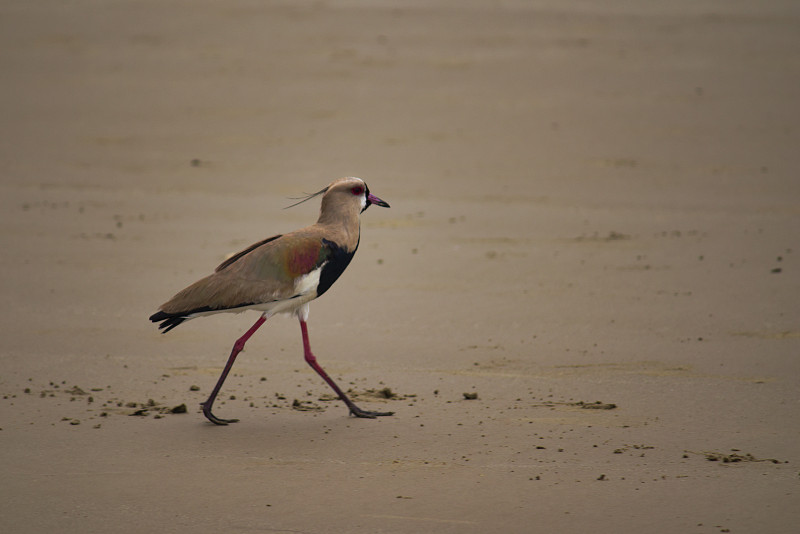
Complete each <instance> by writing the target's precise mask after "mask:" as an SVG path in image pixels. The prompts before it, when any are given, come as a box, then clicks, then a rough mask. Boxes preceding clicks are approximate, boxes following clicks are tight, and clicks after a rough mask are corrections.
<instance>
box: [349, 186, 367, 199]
mask: <svg viewBox="0 0 800 534" xmlns="http://www.w3.org/2000/svg"><path fill="white" fill-rule="evenodd" d="M350 192H351V193H353V194H354V195H355V196H357V197H358V196H361V195H363V194H364V188H363V187H361V186H360V185H357V186H355V187H354V188H352V189H351V190H350Z"/></svg>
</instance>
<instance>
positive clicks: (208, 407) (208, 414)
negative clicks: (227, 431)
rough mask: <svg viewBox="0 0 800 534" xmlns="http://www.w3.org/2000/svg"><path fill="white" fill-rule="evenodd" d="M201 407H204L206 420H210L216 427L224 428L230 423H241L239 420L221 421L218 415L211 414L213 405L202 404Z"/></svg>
mask: <svg viewBox="0 0 800 534" xmlns="http://www.w3.org/2000/svg"><path fill="white" fill-rule="evenodd" d="M200 406H202V407H203V415H205V416H206V419H208V420H209V421H211V422H212V423H214V424H215V425H220V426H224V425H227V424H228V423H237V422H239V420H238V419H220V418H219V417H217V416H216V415H214V414H213V413H211V405H210V404H208V405H207V404H206V403H205V402H201V403H200Z"/></svg>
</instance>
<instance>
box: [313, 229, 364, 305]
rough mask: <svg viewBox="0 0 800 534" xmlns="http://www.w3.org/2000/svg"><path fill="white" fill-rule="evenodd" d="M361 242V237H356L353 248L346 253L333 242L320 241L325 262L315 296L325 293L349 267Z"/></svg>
mask: <svg viewBox="0 0 800 534" xmlns="http://www.w3.org/2000/svg"><path fill="white" fill-rule="evenodd" d="M360 242H361V236H360V235H359V236H358V242H356V246H355V248H354V249H353V250H352V251H350V252H348V251H347V250H345V249H343V248H342V247H340V246H339V245H337V244H336V243H334V242H333V241H329V240H327V239H323V240H322V245H323V246H324V247H325V248H326V249H327V262H326V263H325V266H324V267H322V272H321V273H320V274H319V285H318V286H317V296H318V297H319V296H321V295H322V294H323V293H325V292H326V291H327V290H328V289H329V288H330V287H331V286H332V285H333V283H334V282H335V281H336V280H337V279H338V278H339V276H341V274H342V273H343V272H344V270H345V269H347V266H348V265H350V260H352V259H353V256H355V253H356V250H358V244H359V243H360Z"/></svg>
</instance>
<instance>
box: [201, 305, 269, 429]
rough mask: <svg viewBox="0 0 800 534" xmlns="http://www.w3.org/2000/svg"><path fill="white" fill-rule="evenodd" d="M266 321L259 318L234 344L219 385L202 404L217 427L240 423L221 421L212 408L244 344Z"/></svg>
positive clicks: (218, 382)
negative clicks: (212, 411)
mask: <svg viewBox="0 0 800 534" xmlns="http://www.w3.org/2000/svg"><path fill="white" fill-rule="evenodd" d="M266 320H267V318H266V317H264V316H263V315H262V316H261V317H259V318H258V321H256V324H254V325H253V326H251V327H250V330H248V331H247V332H245V334H244V335H243V336H242V337H240V338H239V339H237V340H236V343H234V344H233V350H231V355H230V356H228V363H226V364H225V369H223V370H222V374H221V375H220V377H219V380H217V385H216V386H214V390H213V391H212V392H211V395H210V396H209V397H208V400H206V401H205V402H202V403H200V405H201V406H202V407H203V415H205V416H206V418H207V419H208V420H209V421H211V422H212V423H214V424H215V425H227V424H228V423H235V422H237V421H238V419H220V418H219V417H217V416H216V415H214V414H213V413H211V406H213V404H214V399H216V398H217V394H218V393H219V390H220V388H222V383H223V382H225V378H226V377H227V376H228V373H229V372H230V370H231V367H233V362H234V361H235V360H236V356H237V355H238V354H239V353H240V352H242V349H244V344H245V343H247V340H248V339H250V336H252V335H253V334H255V332H256V330H258V328H259V327H260V326H261V325H262V324H264V322H265V321H266Z"/></svg>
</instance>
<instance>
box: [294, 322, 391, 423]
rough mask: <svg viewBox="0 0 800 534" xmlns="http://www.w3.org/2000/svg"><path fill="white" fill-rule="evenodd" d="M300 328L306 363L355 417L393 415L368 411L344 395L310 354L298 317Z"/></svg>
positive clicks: (306, 334)
mask: <svg viewBox="0 0 800 534" xmlns="http://www.w3.org/2000/svg"><path fill="white" fill-rule="evenodd" d="M300 330H301V331H302V332H303V353H304V355H305V358H306V362H308V365H310V366H311V367H312V368H313V369H314V370H315V371H316V372H317V374H319V376H321V377H322V378H323V379H324V380H325V382H327V383H328V385H329V386H330V387H332V388H333V391H335V392H336V394H337V395H339V398H340V399H342V400H343V401H344V403H345V404H347V407H348V408H350V413H351V414H353V415H354V416H356V417H366V418H369V419H374V418H375V417H377V416H381V415H394V412H368V411H365V410H362V409H361V408H359V407H358V406H356V405H355V404H354V403H353V401H351V400H350V399H349V398H348V397H347V395H345V394H344V392H343V391H342V390H341V389H339V386H337V385H336V382H334V381H333V379H332V378H331V377H329V376H328V373H326V372H325V370H324V369H323V368H322V367H320V365H319V364H318V363H317V358H316V357H315V356H314V354H312V352H311V344H310V343H309V341H308V326H307V325H306V322H305V321H304V320H303V319H300Z"/></svg>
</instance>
